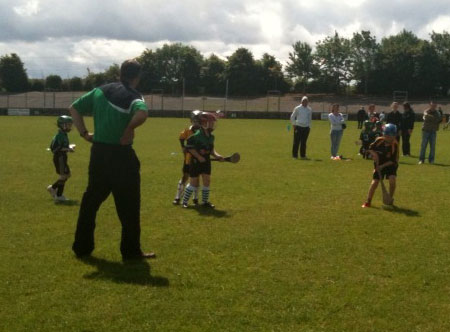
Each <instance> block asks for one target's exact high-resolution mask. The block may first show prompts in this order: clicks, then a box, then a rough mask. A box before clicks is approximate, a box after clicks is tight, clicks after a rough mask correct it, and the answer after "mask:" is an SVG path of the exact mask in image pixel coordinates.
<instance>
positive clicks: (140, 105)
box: [130, 99, 148, 116]
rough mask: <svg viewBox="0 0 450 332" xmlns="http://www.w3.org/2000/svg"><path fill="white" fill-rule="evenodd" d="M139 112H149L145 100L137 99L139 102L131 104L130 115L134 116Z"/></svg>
mask: <svg viewBox="0 0 450 332" xmlns="http://www.w3.org/2000/svg"><path fill="white" fill-rule="evenodd" d="M137 111H144V112H148V107H147V104H146V103H145V101H144V99H142V100H140V99H137V100H135V101H133V103H132V104H131V112H130V114H131V115H132V116H133V115H134V114H135V113H136V112H137Z"/></svg>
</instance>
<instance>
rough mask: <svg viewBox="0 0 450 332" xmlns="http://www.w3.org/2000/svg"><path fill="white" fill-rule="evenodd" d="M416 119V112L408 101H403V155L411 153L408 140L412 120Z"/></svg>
mask: <svg viewBox="0 0 450 332" xmlns="http://www.w3.org/2000/svg"><path fill="white" fill-rule="evenodd" d="M415 119H416V114H415V113H414V111H413V110H412V108H411V105H410V104H409V103H408V102H404V103H403V114H402V125H401V127H400V128H401V130H402V140H403V142H402V152H403V155H404V156H410V155H411V145H410V143H409V140H410V138H411V134H412V132H413V129H414V121H415Z"/></svg>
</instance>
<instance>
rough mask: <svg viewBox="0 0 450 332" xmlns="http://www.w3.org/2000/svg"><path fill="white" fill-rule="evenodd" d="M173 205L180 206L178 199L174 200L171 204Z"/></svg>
mask: <svg viewBox="0 0 450 332" xmlns="http://www.w3.org/2000/svg"><path fill="white" fill-rule="evenodd" d="M172 204H173V205H179V204H180V199H179V198H175V199H174V200H173V202H172Z"/></svg>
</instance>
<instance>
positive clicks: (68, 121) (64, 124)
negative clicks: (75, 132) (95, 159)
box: [47, 115, 75, 202]
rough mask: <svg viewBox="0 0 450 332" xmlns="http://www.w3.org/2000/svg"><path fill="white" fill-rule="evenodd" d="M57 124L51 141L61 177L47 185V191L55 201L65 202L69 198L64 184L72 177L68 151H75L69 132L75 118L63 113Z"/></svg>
mask: <svg viewBox="0 0 450 332" xmlns="http://www.w3.org/2000/svg"><path fill="white" fill-rule="evenodd" d="M56 124H57V126H58V128H59V130H58V132H57V133H56V135H55V136H54V137H53V139H52V142H51V143H50V150H51V151H52V152H53V164H54V165H55V170H56V173H57V174H58V175H59V178H58V180H56V182H55V183H53V184H51V185H49V186H48V187H47V191H48V192H49V193H50V195H51V196H52V197H53V199H54V200H55V202H64V201H67V198H66V197H64V195H63V192H64V186H65V184H66V181H67V180H68V179H69V177H70V168H69V165H68V164H67V152H74V147H75V145H71V144H69V138H68V137H67V133H68V132H70V131H71V130H72V124H73V120H72V118H71V117H70V116H67V115H61V116H60V117H58V120H57V121H56Z"/></svg>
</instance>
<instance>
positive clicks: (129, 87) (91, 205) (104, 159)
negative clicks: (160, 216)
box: [70, 60, 155, 260]
mask: <svg viewBox="0 0 450 332" xmlns="http://www.w3.org/2000/svg"><path fill="white" fill-rule="evenodd" d="M140 71H141V66H140V64H139V63H138V62H137V61H136V60H126V61H125V62H124V63H122V65H121V68H120V82H116V83H111V84H106V85H103V86H101V87H99V88H95V89H93V90H92V91H91V92H88V93H87V94H85V95H83V96H82V97H80V98H79V99H77V100H76V101H75V102H74V103H73V104H72V106H71V107H70V113H71V115H72V118H73V122H74V124H75V126H76V127H77V129H78V131H79V132H80V135H81V137H83V138H84V139H85V140H86V141H88V142H92V143H93V144H92V148H91V157H90V162H89V181H88V186H87V189H86V191H85V193H84V194H83V199H82V201H81V206H80V212H79V216H78V223H77V229H76V232H75V241H74V243H73V246H72V249H73V251H74V252H75V254H76V255H77V257H83V256H88V255H90V254H91V252H92V251H93V250H94V229H95V217H96V214H97V211H98V209H99V208H100V205H101V204H102V203H103V201H104V200H105V199H106V198H107V197H108V196H109V194H110V193H111V192H112V194H113V196H114V201H115V204H116V210H117V214H118V216H119V219H120V222H121V224H122V239H121V243H120V251H121V253H122V258H123V259H124V260H127V259H140V258H153V257H155V254H154V253H143V252H142V251H141V245H140V233H141V228H140V204H141V202H140V200H141V197H140V194H141V193H140V181H141V180H140V173H139V169H140V163H139V160H138V158H137V156H136V153H135V152H134V150H133V148H132V143H133V138H134V130H135V129H136V128H137V127H138V126H140V125H142V124H143V123H144V122H145V120H146V119H147V112H148V109H147V106H146V104H145V102H144V99H143V97H142V95H141V94H140V93H139V92H137V91H136V90H135V88H136V87H137V85H138V83H139V79H140ZM85 114H92V115H93V118H94V134H91V133H89V132H88V130H87V129H86V126H85V123H84V120H83V115H85Z"/></svg>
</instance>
